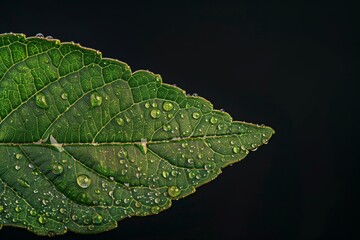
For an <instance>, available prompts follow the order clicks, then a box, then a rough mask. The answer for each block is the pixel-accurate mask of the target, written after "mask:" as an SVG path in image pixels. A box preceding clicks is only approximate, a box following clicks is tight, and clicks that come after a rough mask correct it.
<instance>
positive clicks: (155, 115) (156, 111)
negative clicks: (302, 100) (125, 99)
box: [150, 109, 161, 118]
mask: <svg viewBox="0 0 360 240" xmlns="http://www.w3.org/2000/svg"><path fill="white" fill-rule="evenodd" d="M160 114H161V112H160V110H159V109H153V110H151V111H150V116H151V117H152V118H159V117H160Z"/></svg>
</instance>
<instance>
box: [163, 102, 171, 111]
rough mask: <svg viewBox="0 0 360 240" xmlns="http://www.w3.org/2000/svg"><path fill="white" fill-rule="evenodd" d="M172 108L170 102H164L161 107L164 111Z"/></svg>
mask: <svg viewBox="0 0 360 240" xmlns="http://www.w3.org/2000/svg"><path fill="white" fill-rule="evenodd" d="M173 108H174V105H173V104H172V103H171V102H164V104H163V109H164V110H165V111H167V112H168V111H171V110H172V109H173Z"/></svg>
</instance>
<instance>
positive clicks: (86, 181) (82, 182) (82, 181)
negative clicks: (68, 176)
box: [76, 174, 91, 188]
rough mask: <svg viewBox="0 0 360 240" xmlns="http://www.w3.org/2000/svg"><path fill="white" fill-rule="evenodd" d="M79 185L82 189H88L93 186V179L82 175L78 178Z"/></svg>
mask: <svg viewBox="0 0 360 240" xmlns="http://www.w3.org/2000/svg"><path fill="white" fill-rule="evenodd" d="M76 182H77V184H78V185H79V186H80V187H82V188H88V187H89V186H90V184H91V178H90V177H89V176H87V175H85V174H81V175H79V176H78V177H77V178H76Z"/></svg>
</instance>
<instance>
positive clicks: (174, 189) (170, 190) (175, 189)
mask: <svg viewBox="0 0 360 240" xmlns="http://www.w3.org/2000/svg"><path fill="white" fill-rule="evenodd" d="M180 193H181V190H180V188H178V187H177V186H171V187H169V188H168V194H169V196H170V197H177V196H179V195H180Z"/></svg>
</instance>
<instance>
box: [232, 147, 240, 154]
mask: <svg viewBox="0 0 360 240" xmlns="http://www.w3.org/2000/svg"><path fill="white" fill-rule="evenodd" d="M232 150H233V152H234V153H239V151H240V148H239V147H233V149H232Z"/></svg>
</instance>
